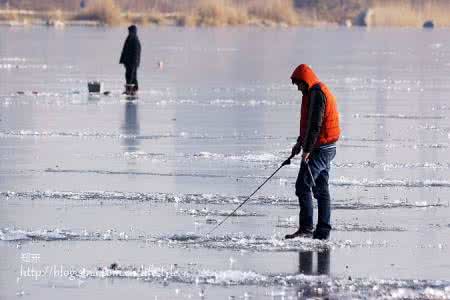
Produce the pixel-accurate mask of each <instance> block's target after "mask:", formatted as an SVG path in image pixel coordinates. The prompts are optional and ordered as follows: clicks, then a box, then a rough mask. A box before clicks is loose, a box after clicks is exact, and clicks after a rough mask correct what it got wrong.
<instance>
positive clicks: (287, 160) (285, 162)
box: [207, 154, 311, 235]
mask: <svg viewBox="0 0 450 300" xmlns="http://www.w3.org/2000/svg"><path fill="white" fill-rule="evenodd" d="M294 156H295V155H293V154H291V156H289V158H288V159H286V160H285V161H284V162H283V163H282V164H281V166H279V167H278V169H276V170H275V172H273V173H272V175H270V176H269V177H268V178H267V179H266V180H265V181H264V182H263V183H262V184H261V185H260V186H259V187H258V188H257V189H256V190H255V191H254V192H253V193H251V194H250V196H248V197H247V198H246V199H245V200H244V201H242V203H241V204H239V206H238V207H236V208H235V210H233V211H232V212H231V213H230V214H228V215H227V216H226V217H225V219H223V220H222V221H220V223H219V224H217V225H216V226H215V227H214V228H213V229H211V230H210V231H209V232H208V233H207V235H208V234H210V233H211V232H213V231H214V230H216V229H217V228H218V227H219V226H220V225H222V224H223V223H224V222H225V221H226V220H227V219H228V218H229V217H231V216H232V215H234V213H235V212H236V211H237V210H238V209H239V208H241V207H242V206H243V205H244V204H245V203H246V202H247V201H248V200H250V198H251V197H252V196H253V195H254V194H256V192H257V191H259V189H260V188H262V187H263V185H265V184H266V183H267V181H269V180H270V179H271V178H272V177H273V176H274V175H275V174H277V173H278V171H280V170H281V168H282V167H284V166H287V165H290V164H291V159H292V158H293V157H294ZM308 169H309V167H308ZM309 172H310V173H311V170H309Z"/></svg>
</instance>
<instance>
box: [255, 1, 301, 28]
mask: <svg viewBox="0 0 450 300" xmlns="http://www.w3.org/2000/svg"><path fill="white" fill-rule="evenodd" d="M247 11H248V14H249V15H250V16H251V17H255V18H258V19H261V20H269V21H272V22H275V23H285V24H287V25H298V24H299V15H298V13H297V12H296V11H295V9H294V4H293V2H292V1H291V0H270V1H259V0H253V1H252V2H250V3H248V4H247Z"/></svg>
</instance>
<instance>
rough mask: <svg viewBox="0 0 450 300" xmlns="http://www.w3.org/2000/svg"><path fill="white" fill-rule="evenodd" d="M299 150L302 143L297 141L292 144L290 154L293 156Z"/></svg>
mask: <svg viewBox="0 0 450 300" xmlns="http://www.w3.org/2000/svg"><path fill="white" fill-rule="evenodd" d="M301 150H302V144H301V143H299V142H298V143H297V144H295V145H294V147H292V152H291V156H292V157H294V156H296V155H298V154H299V153H300V151H301Z"/></svg>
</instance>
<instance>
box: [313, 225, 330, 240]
mask: <svg viewBox="0 0 450 300" xmlns="http://www.w3.org/2000/svg"><path fill="white" fill-rule="evenodd" d="M329 237H330V230H327V229H320V228H316V230H315V231H314V234H313V239H315V240H328V238H329Z"/></svg>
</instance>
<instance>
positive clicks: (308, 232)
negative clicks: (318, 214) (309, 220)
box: [284, 229, 313, 240]
mask: <svg viewBox="0 0 450 300" xmlns="http://www.w3.org/2000/svg"><path fill="white" fill-rule="evenodd" d="M312 236H313V231H312V230H306V229H299V230H297V231H296V232H294V233H292V234H286V235H285V236H284V238H285V239H286V240H289V239H295V238H296V237H302V238H312Z"/></svg>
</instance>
